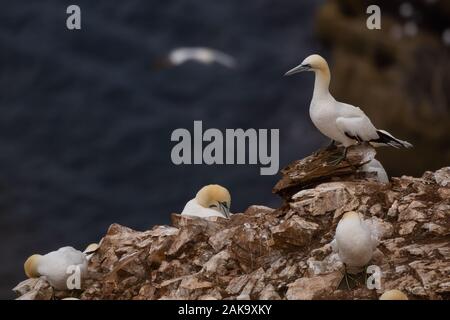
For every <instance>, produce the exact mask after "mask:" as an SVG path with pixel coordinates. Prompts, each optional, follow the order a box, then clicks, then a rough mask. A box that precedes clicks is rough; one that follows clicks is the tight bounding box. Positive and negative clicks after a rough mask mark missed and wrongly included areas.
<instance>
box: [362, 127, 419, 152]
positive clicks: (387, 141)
mask: <svg viewBox="0 0 450 320" xmlns="http://www.w3.org/2000/svg"><path fill="white" fill-rule="evenodd" d="M377 133H378V136H379V138H378V139H374V140H371V141H370V142H371V143H372V144H374V145H375V146H377V145H388V146H391V147H394V148H412V146H413V145H412V144H411V143H409V142H408V141H403V140H400V139H397V138H396V137H394V136H393V135H391V134H390V133H389V132H387V131H384V130H377Z"/></svg>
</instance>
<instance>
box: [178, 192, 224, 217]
mask: <svg viewBox="0 0 450 320" xmlns="http://www.w3.org/2000/svg"><path fill="white" fill-rule="evenodd" d="M230 206H231V196H230V193H229V192H228V190H227V189H226V188H224V187H222V186H220V185H218V184H210V185H207V186H205V187H203V188H201V189H200V191H199V192H197V195H196V196H195V198H194V199H192V200H190V201H188V202H187V203H186V206H185V207H184V209H183V212H182V213H181V214H182V215H187V216H198V217H223V218H230V215H231V213H230Z"/></svg>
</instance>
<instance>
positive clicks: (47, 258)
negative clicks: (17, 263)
mask: <svg viewBox="0 0 450 320" xmlns="http://www.w3.org/2000/svg"><path fill="white" fill-rule="evenodd" d="M87 265H88V260H87V259H86V255H85V254H84V253H83V252H81V251H79V250H76V249H74V248H72V247H62V248H60V249H58V250H56V251H52V252H49V253H47V254H45V255H33V256H31V257H30V258H28V260H27V261H26V262H25V273H26V274H27V275H28V276H30V277H39V276H42V277H45V279H46V280H47V281H48V282H49V283H50V285H51V286H52V287H53V288H55V289H57V290H68V287H67V278H68V277H69V276H70V275H71V274H74V270H70V268H69V267H71V266H73V267H74V268H79V274H80V276H81V279H83V278H84V277H85V276H86V273H87Z"/></svg>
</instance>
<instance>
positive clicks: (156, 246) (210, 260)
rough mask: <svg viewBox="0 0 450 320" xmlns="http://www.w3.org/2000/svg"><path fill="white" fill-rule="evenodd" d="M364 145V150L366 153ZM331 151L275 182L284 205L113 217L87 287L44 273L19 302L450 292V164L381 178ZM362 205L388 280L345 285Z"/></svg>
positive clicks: (357, 157)
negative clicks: (342, 251)
mask: <svg viewBox="0 0 450 320" xmlns="http://www.w3.org/2000/svg"><path fill="white" fill-rule="evenodd" d="M363 151H364V150H363ZM366 151H367V150H365V151H364V152H360V151H358V150H356V151H351V152H349V155H348V159H349V160H348V161H344V162H342V163H341V164H339V165H338V166H337V167H330V166H328V165H327V160H326V158H327V157H328V156H329V151H321V152H318V153H316V154H314V155H312V156H310V157H308V158H306V159H304V160H301V161H297V162H294V163H293V164H291V165H290V166H288V167H287V168H286V169H284V170H283V171H282V173H283V178H282V179H281V180H280V182H279V183H278V184H277V186H276V187H275V188H274V192H276V193H278V194H279V195H281V196H282V197H283V198H284V200H285V202H284V204H283V206H282V207H280V208H278V209H271V208H268V207H265V206H256V205H254V206H250V207H249V208H248V209H247V210H246V211H245V212H244V213H238V214H235V215H233V216H232V218H231V219H230V220H226V219H222V218H209V219H201V218H196V217H186V216H180V215H178V214H173V215H172V225H170V226H155V227H153V228H152V229H151V230H147V231H135V230H132V229H130V228H127V227H124V226H121V225H118V224H113V225H111V226H110V228H109V230H108V231H107V233H106V235H105V236H104V238H103V240H102V241H101V245H100V248H99V249H98V251H97V252H96V253H95V254H94V256H93V257H92V259H91V261H90V264H89V273H90V275H89V279H87V280H85V281H84V288H83V290H80V291H72V292H69V291H54V290H53V289H52V288H51V287H50V286H49V285H48V284H47V283H46V281H45V280H44V279H29V280H26V281H24V282H22V283H21V284H19V285H18V286H17V287H16V288H15V289H14V290H15V291H16V292H17V293H18V295H19V296H20V297H19V299H51V298H57V299H61V298H64V297H68V296H73V297H78V298H80V299H135V300H141V299H377V298H378V297H379V295H380V294H381V293H382V292H384V291H385V290H387V289H391V288H396V289H400V290H403V291H404V292H405V293H406V294H407V295H408V297H409V298H410V299H449V298H450V167H446V168H442V169H440V170H438V171H436V172H425V173H424V174H423V176H422V177H420V178H414V177H409V176H403V177H400V178H392V181H391V183H390V184H381V183H378V182H377V181H375V180H374V178H373V176H370V175H368V174H364V173H361V172H358V171H357V168H358V167H359V166H360V165H361V164H362V163H365V162H367V161H368V160H370V158H373V156H374V154H375V153H374V152H371V150H369V153H367V152H366ZM350 210H356V211H359V212H361V213H362V214H364V216H365V217H366V218H370V219H371V220H372V223H373V224H375V225H376V226H377V228H378V230H379V231H380V238H381V241H380V244H379V246H378V249H377V250H376V252H375V255H374V258H373V260H372V262H371V264H373V265H376V266H379V268H380V269H381V271H382V273H381V276H382V277H381V280H382V281H381V288H380V289H373V290H369V289H368V288H367V287H366V286H365V285H364V284H363V283H362V282H361V283H356V284H355V286H353V287H351V288H348V287H346V286H343V285H342V283H341V280H342V278H343V271H344V267H343V265H342V263H341V262H340V261H339V258H338V256H337V255H336V254H335V253H333V252H332V249H331V246H330V244H329V243H330V241H331V240H332V239H333V236H334V232H335V228H336V225H337V222H338V221H339V219H340V217H341V215H342V214H343V213H344V212H346V211H350Z"/></svg>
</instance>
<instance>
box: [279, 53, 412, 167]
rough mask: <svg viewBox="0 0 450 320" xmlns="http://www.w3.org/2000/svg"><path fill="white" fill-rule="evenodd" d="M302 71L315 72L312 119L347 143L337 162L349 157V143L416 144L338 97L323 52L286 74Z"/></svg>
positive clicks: (335, 140)
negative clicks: (380, 126) (381, 127)
mask: <svg viewBox="0 0 450 320" xmlns="http://www.w3.org/2000/svg"><path fill="white" fill-rule="evenodd" d="M302 71H314V73H315V82H314V92H313V97H312V100H311V104H310V107H309V115H310V117H311V120H312V122H313V123H314V125H315V126H316V127H317V129H319V131H320V132H321V133H322V134H324V135H325V136H327V137H329V138H331V139H332V140H333V142H338V143H340V144H342V145H343V146H344V153H343V155H342V157H339V158H338V159H336V163H339V162H340V161H341V160H343V159H344V158H345V156H346V153H347V148H348V147H350V146H352V145H354V144H357V143H362V142H368V143H371V144H372V145H374V146H380V145H388V146H391V147H395V148H400V147H405V148H410V147H412V145H411V144H410V143H409V142H406V141H403V140H400V139H397V138H395V137H394V136H392V135H391V134H390V133H388V132H386V131H384V130H379V129H377V128H375V126H374V125H373V124H372V122H371V121H370V119H369V118H368V117H367V116H366V115H365V113H364V112H363V111H362V110H361V109H360V108H357V107H354V106H352V105H350V104H346V103H342V102H338V101H336V100H335V99H334V98H333V96H332V95H331V94H330V91H329V85H330V78H331V75H330V69H329V67H328V63H327V61H326V60H325V59H324V58H322V57H321V56H320V55H318V54H313V55H310V56H309V57H307V58H306V59H305V60H303V62H302V63H301V64H300V65H298V66H297V67H295V68H293V69H291V70H289V71H288V72H286V74H285V75H287V76H289V75H292V74H295V73H298V72H302Z"/></svg>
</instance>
